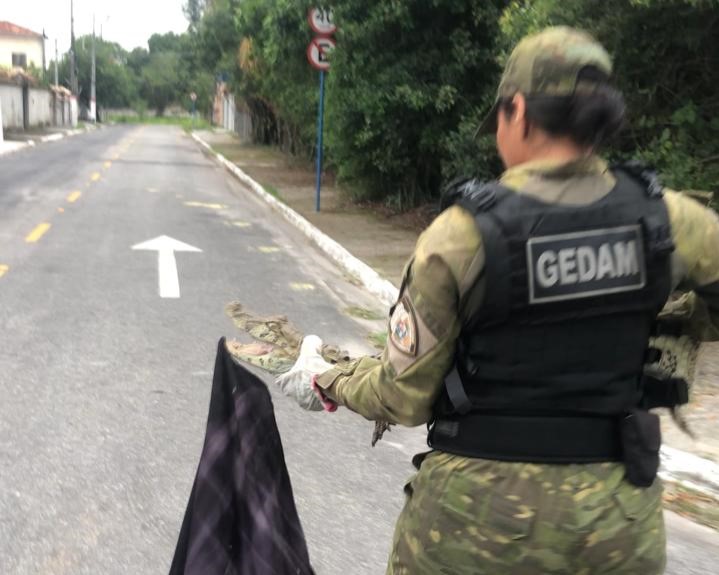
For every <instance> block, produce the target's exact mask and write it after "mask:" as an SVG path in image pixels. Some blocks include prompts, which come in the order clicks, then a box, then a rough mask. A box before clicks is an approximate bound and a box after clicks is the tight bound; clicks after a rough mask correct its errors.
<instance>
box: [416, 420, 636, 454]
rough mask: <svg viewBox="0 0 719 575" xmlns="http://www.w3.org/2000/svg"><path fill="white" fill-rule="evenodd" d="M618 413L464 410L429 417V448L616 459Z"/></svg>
mask: <svg viewBox="0 0 719 575" xmlns="http://www.w3.org/2000/svg"><path fill="white" fill-rule="evenodd" d="M619 422H620V419H619V418H608V417H586V416H580V417H573V416H572V417H570V416H521V415H496V414H487V413H469V414H467V415H458V416H452V417H451V418H445V419H438V420H435V421H434V423H433V425H432V426H431V428H430V432H429V437H428V443H429V445H430V447H432V448H433V449H437V450H440V451H446V452H448V453H454V454H456V455H462V456H465V457H478V458H482V459H497V460H501V461H518V462H519V461H521V462H526V463H591V462H601V461H620V460H621V459H622V449H621V442H620V436H619V430H620V427H619Z"/></svg>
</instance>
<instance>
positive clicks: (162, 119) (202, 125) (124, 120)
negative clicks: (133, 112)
mask: <svg viewBox="0 0 719 575" xmlns="http://www.w3.org/2000/svg"><path fill="white" fill-rule="evenodd" d="M112 121H113V122H116V123H118V124H149V125H152V126H179V127H180V128H182V129H183V130H185V131H186V132H189V131H191V130H209V129H210V128H212V125H211V124H210V123H209V122H208V121H207V120H205V119H203V118H195V119H194V120H193V119H192V118H188V117H182V118H176V117H169V116H144V117H140V116H123V115H120V116H114V117H113V118H112Z"/></svg>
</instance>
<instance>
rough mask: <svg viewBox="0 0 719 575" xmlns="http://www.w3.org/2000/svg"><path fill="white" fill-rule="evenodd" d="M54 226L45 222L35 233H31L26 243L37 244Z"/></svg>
mask: <svg viewBox="0 0 719 575" xmlns="http://www.w3.org/2000/svg"><path fill="white" fill-rule="evenodd" d="M51 227H52V226H51V225H50V224H48V223H47V222H43V223H42V224H40V225H38V226H37V227H36V228H35V229H34V230H33V231H31V232H30V233H29V234H28V236H27V237H26V238H25V241H26V242H27V243H29V244H34V243H35V242H37V241H38V240H39V239H40V238H41V237H42V236H44V235H45V233H46V232H47V231H48V230H49V229H50V228H51Z"/></svg>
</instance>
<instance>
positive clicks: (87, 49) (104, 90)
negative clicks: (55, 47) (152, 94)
mask: <svg viewBox="0 0 719 575" xmlns="http://www.w3.org/2000/svg"><path fill="white" fill-rule="evenodd" d="M75 49H76V62H77V70H78V83H79V86H80V100H81V101H82V102H83V103H84V104H85V105H86V106H87V105H89V100H90V80H91V69H92V56H91V50H92V36H83V37H80V38H78V39H77V41H76V48H75ZM127 57H128V55H127V52H126V51H125V50H124V49H123V48H122V47H121V46H120V45H119V44H116V43H114V42H109V41H106V40H102V39H101V38H96V39H95V60H96V80H95V85H96V96H97V102H98V105H100V106H102V107H106V108H124V107H127V106H130V105H131V104H132V103H133V102H134V101H135V100H136V99H137V97H138V82H137V79H136V77H135V75H134V74H133V73H132V70H130V69H129V68H128V67H127V65H126V63H127ZM58 72H59V76H60V79H61V80H62V81H63V82H64V83H65V84H66V85H67V84H68V83H69V77H70V67H69V61H68V59H63V61H62V62H61V63H60V66H59V70H58Z"/></svg>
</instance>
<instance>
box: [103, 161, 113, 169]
mask: <svg viewBox="0 0 719 575" xmlns="http://www.w3.org/2000/svg"><path fill="white" fill-rule="evenodd" d="M103 166H105V169H106V170H108V169H110V166H112V162H105V163H104V164H103Z"/></svg>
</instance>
